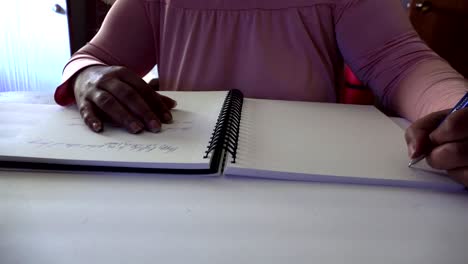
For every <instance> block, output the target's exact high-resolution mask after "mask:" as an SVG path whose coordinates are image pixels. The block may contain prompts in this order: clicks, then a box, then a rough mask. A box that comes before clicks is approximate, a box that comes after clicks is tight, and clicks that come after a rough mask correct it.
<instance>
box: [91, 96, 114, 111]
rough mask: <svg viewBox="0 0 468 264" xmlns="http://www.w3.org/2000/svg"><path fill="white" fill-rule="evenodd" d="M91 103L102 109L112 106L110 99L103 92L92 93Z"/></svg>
mask: <svg viewBox="0 0 468 264" xmlns="http://www.w3.org/2000/svg"><path fill="white" fill-rule="evenodd" d="M93 101H94V103H96V104H97V105H99V106H101V107H103V108H107V107H110V106H111V105H112V104H113V99H112V97H111V96H110V95H109V94H107V93H104V92H96V93H94V96H93Z"/></svg>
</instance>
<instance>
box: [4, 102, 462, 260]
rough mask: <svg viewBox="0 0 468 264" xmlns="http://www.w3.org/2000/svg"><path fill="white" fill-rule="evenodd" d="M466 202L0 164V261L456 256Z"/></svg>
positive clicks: (453, 195) (415, 192) (437, 195)
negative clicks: (51, 170) (22, 169)
mask: <svg viewBox="0 0 468 264" xmlns="http://www.w3.org/2000/svg"><path fill="white" fill-rule="evenodd" d="M1 98H2V96H1V95H0V103H1V102H5V100H3V101H2V99H1ZM9 101H12V100H9ZM467 209H468V195H466V193H464V192H441V191H435V190H421V189H411V188H395V187H378V186H362V185H341V184H324V183H311V182H307V183H305V182H291V181H275V180H259V179H245V178H225V177H221V178H197V177H182V178H181V177H178V178H171V177H162V176H156V175H137V174H102V173H101V174H97V173H94V174H93V173H89V174H73V173H46V172H9V171H0V263H2V264H16V263H20V264H29V263H34V264H55V263H57V264H58V263H61V264H62V263H80V264H81V263H92V264H94V263H99V264H101V263H158V262H159V263H255V264H258V263H286V262H288V263H333V264H334V263H360V264H365V263H373V264H374V263H392V264H394V263H425V264H426V263H437V264H440V263H447V264H450V263H467V260H468V250H467V249H468V225H467V223H468V210H467Z"/></svg>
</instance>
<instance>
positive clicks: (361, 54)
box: [56, 0, 465, 115]
mask: <svg viewBox="0 0 468 264" xmlns="http://www.w3.org/2000/svg"><path fill="white" fill-rule="evenodd" d="M344 61H345V62H346V63H347V64H349V65H350V66H351V68H352V69H353V70H354V71H355V72H356V74H357V75H358V76H359V78H360V79H361V80H362V81H363V82H365V83H366V84H368V85H370V86H371V87H372V89H373V90H374V93H375V94H376V95H377V96H379V97H380V99H381V101H382V103H383V104H384V105H387V106H389V107H392V106H393V108H394V105H398V104H399V102H398V100H400V101H401V100H406V99H401V98H397V97H398V96H396V95H395V93H396V92H395V91H396V90H398V88H399V87H401V83H402V80H404V79H405V78H406V77H408V76H409V75H408V74H409V73H411V72H414V70H413V69H415V67H416V66H417V65H420V66H424V67H422V68H421V69H420V73H418V74H419V76H418V75H417V76H411V78H407V79H412V80H413V79H414V80H413V82H410V84H406V85H407V86H408V87H410V86H412V85H413V84H414V82H416V83H417V82H419V80H420V79H422V77H423V75H434V76H436V75H437V76H438V74H439V73H440V72H444V74H445V75H443V76H439V77H438V78H445V79H446V78H447V77H453V78H459V79H460V78H461V77H460V76H459V75H458V74H457V73H456V72H454V71H453V70H452V69H451V68H450V67H449V66H448V65H447V64H446V63H445V61H443V60H442V59H440V58H439V57H438V56H437V55H436V54H434V53H433V52H432V51H430V50H429V49H428V48H427V47H426V45H425V44H424V43H423V42H422V41H421V40H420V39H419V38H418V37H417V34H416V33H415V32H414V31H413V29H412V27H411V25H410V23H409V21H408V18H407V17H406V14H405V13H404V12H403V10H402V8H401V4H400V1H398V0H165V1H158V0H119V1H117V3H116V4H115V6H114V7H113V8H112V9H111V12H110V13H109V15H108V17H107V18H106V21H105V23H104V25H103V28H102V29H101V31H100V32H99V34H98V35H97V36H96V37H95V38H94V39H93V40H92V41H91V43H90V44H88V45H87V46H85V47H84V48H83V49H82V50H80V51H79V52H78V53H77V54H75V55H74V57H73V58H72V59H71V61H70V62H69V64H68V65H67V67H66V68H65V71H64V80H65V82H64V84H63V85H61V86H60V87H59V89H58V91H57V94H56V99H57V102H59V103H60V104H67V103H70V102H72V101H73V96H72V92H71V91H70V89H69V88H67V86H68V84H67V82H66V80H68V79H69V78H70V77H71V76H72V75H73V74H75V73H76V72H77V71H78V70H80V69H82V68H83V67H86V66H88V65H93V64H106V65H122V66H126V67H128V68H130V69H132V70H134V71H135V72H136V73H138V74H139V75H141V76H143V75H144V74H145V73H147V72H148V71H149V70H150V69H151V68H152V67H153V66H154V65H155V64H157V65H158V70H159V77H160V85H161V89H162V90H226V89H231V88H237V89H240V90H242V91H243V92H244V94H245V95H246V96H247V97H255V98H269V99H286V100H307V101H321V102H336V100H337V89H338V88H339V87H341V86H342V78H343V62H344ZM447 74H448V75H447ZM461 80H462V78H461ZM434 81H435V82H436V83H437V82H438V79H436V80H434ZM458 81H459V82H460V83H461V81H460V80H458ZM413 86H414V85H413ZM432 86H434V85H433V84H431V83H429V84H425V85H422V87H419V88H418V87H415V88H414V89H413V90H414V92H412V93H413V94H412V95H408V96H406V95H405V96H404V97H405V98H406V97H408V98H410V97H415V96H417V95H418V94H422V93H424V91H425V90H427V89H428V88H429V87H431V89H433V92H435V93H440V91H438V90H437V89H440V88H437V87H436V86H434V87H432ZM455 86H456V85H455ZM404 89H408V88H404ZM464 89H465V87H464V86H463V85H458V86H457V87H455V88H454V91H452V92H451V93H452V94H454V95H453V96H458V94H461V93H463V92H464ZM449 94H450V91H449ZM399 97H402V96H399ZM395 98H396V99H395ZM408 100H409V101H410V100H414V99H408ZM409 103H412V102H411V101H410V102H409ZM413 105H414V102H413ZM414 107H415V108H416V109H415V110H414V112H416V111H419V112H421V111H423V110H422V109H417V108H418V107H419V108H424V107H425V106H424V105H422V106H417V105H416V106H414ZM404 111H405V110H403V112H404ZM410 112H411V111H410ZM419 112H418V113H419ZM415 115H416V114H415Z"/></svg>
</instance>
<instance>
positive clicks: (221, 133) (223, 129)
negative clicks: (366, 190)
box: [0, 90, 460, 188]
mask: <svg viewBox="0 0 468 264" xmlns="http://www.w3.org/2000/svg"><path fill="white" fill-rule="evenodd" d="M162 93H163V94H165V95H167V96H169V97H172V98H174V99H175V100H176V101H178V107H177V108H176V109H174V110H173V112H172V113H173V117H174V121H173V122H172V123H171V124H165V125H163V129H162V131H161V132H160V133H157V134H153V133H149V132H144V133H142V134H139V135H132V134H129V133H127V132H126V131H125V130H123V129H121V128H115V127H111V126H109V125H107V126H106V127H105V130H104V132H103V133H100V134H96V133H93V132H91V131H90V130H89V129H88V128H87V127H86V126H85V125H84V123H83V122H82V120H81V117H80V115H79V113H78V111H77V110H76V109H74V108H62V107H58V106H53V105H48V106H47V105H27V104H11V105H7V104H3V105H0V118H1V119H2V120H4V123H6V124H8V126H6V127H3V128H0V136H1V137H0V160H1V161H0V167H1V168H3V169H26V170H59V171H63V170H66V171H104V172H107V171H109V172H136V173H154V174H164V175H180V174H182V175H211V176H219V175H225V176H236V177H239V176H241V177H257V178H274V179H286V180H305V181H321V182H340V183H362V184H377V185H395V186H414V187H437V188H438V187H441V188H460V185H458V184H456V183H454V182H452V181H451V180H449V179H447V177H445V175H443V173H440V172H436V171H433V170H430V169H429V168H428V167H427V166H425V165H424V164H422V167H420V168H418V169H411V168H408V167H407V164H408V157H407V154H406V145H405V142H404V137H403V135H404V131H403V130H402V129H401V128H400V127H398V126H397V125H396V124H394V123H393V122H392V121H391V120H390V119H389V118H388V117H387V116H385V115H384V114H382V113H381V112H379V111H378V110H377V109H376V108H374V107H373V106H357V105H340V104H327V103H311V102H295V101H278V100H261V99H251V98H244V97H243V95H242V93H241V92H240V91H238V90H232V91H229V92H162ZM18 110H19V111H18Z"/></svg>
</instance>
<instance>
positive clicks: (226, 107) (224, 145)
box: [204, 89, 244, 163]
mask: <svg viewBox="0 0 468 264" xmlns="http://www.w3.org/2000/svg"><path fill="white" fill-rule="evenodd" d="M243 103H244V95H243V94H242V92H241V91H239V90H237V89H233V90H230V91H229V92H228V94H227V96H226V99H225V100H224V103H223V107H222V108H221V112H220V114H219V117H218V121H217V122H216V126H215V128H214V130H213V133H212V134H211V138H210V143H209V144H208V147H207V150H206V151H205V156H204V158H208V155H209V154H210V153H211V152H213V151H214V153H213V156H218V155H221V153H222V151H223V150H225V151H227V152H228V153H229V154H231V156H232V163H235V162H236V156H237V143H238V140H239V128H240V121H241V115H242V104H243Z"/></svg>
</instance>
